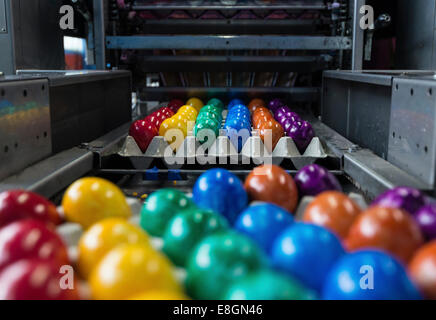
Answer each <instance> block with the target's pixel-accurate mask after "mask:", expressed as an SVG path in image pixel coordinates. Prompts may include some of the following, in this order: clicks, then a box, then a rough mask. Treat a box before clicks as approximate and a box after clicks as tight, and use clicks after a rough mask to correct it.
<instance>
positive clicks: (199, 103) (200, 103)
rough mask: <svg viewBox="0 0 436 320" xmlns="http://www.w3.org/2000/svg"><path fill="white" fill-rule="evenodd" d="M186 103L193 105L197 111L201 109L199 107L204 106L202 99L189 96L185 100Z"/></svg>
mask: <svg viewBox="0 0 436 320" xmlns="http://www.w3.org/2000/svg"><path fill="white" fill-rule="evenodd" d="M186 104H187V105H189V106H191V107H194V108H195V109H196V110H197V112H199V111H200V110H201V108H203V106H204V103H203V101H201V100H200V99H198V98H191V99H189V100H188V101H187V102H186Z"/></svg>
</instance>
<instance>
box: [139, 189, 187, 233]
mask: <svg viewBox="0 0 436 320" xmlns="http://www.w3.org/2000/svg"><path fill="white" fill-rule="evenodd" d="M192 207H195V205H194V203H193V202H192V200H191V199H189V198H188V197H187V196H186V195H185V194H184V193H183V192H181V191H179V190H175V189H160V190H158V191H156V192H153V193H152V194H151V195H150V196H149V197H148V198H147V201H146V202H145V203H144V206H143V207H142V209H141V227H142V228H143V229H144V230H145V231H147V232H148V233H149V234H150V235H152V236H156V237H161V236H163V234H164V232H165V229H166V227H167V225H168V223H169V221H170V220H171V219H172V218H173V217H174V216H175V215H176V214H177V213H179V212H181V211H183V210H186V209H188V208H192Z"/></svg>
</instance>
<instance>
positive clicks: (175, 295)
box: [129, 290, 189, 300]
mask: <svg viewBox="0 0 436 320" xmlns="http://www.w3.org/2000/svg"><path fill="white" fill-rule="evenodd" d="M129 300H189V298H188V297H187V296H185V295H184V294H183V293H181V292H174V291H159V290H153V291H148V292H143V293H140V294H137V295H135V296H132V297H130V298H129Z"/></svg>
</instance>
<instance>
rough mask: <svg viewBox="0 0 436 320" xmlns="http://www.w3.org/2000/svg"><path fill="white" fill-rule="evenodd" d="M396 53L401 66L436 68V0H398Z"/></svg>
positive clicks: (405, 67)
mask: <svg viewBox="0 0 436 320" xmlns="http://www.w3.org/2000/svg"><path fill="white" fill-rule="evenodd" d="M397 7H398V21H402V22H403V23H397V41H396V51H397V52H396V56H397V64H398V67H399V68H404V69H421V70H432V69H436V51H435V44H436V31H435V23H436V2H435V1H434V0H430V1H417V0H399V1H398V6H397Z"/></svg>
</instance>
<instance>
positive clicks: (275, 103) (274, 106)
mask: <svg viewBox="0 0 436 320" xmlns="http://www.w3.org/2000/svg"><path fill="white" fill-rule="evenodd" d="M282 106H284V103H283V101H282V100H281V99H273V100H271V101H270V102H269V104H268V108H269V109H270V110H271V111H272V112H273V113H275V112H276V111H277V110H278V109H279V108H280V107H282Z"/></svg>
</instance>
